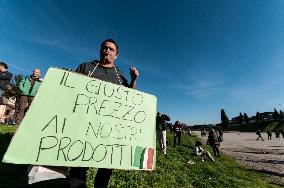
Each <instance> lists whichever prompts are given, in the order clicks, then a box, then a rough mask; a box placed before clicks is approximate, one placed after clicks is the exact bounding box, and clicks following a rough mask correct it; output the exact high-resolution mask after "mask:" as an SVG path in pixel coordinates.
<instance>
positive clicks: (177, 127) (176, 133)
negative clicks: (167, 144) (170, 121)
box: [173, 121, 182, 147]
mask: <svg viewBox="0 0 284 188" xmlns="http://www.w3.org/2000/svg"><path fill="white" fill-rule="evenodd" d="M173 132H174V147H176V140H178V146H180V143H181V133H182V126H181V124H180V122H179V121H176V122H175V124H174V127H173Z"/></svg>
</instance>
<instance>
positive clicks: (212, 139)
mask: <svg viewBox="0 0 284 188" xmlns="http://www.w3.org/2000/svg"><path fill="white" fill-rule="evenodd" d="M207 144H209V145H210V146H211V148H212V149H213V153H214V156H215V157H220V153H219V149H218V147H219V146H220V143H219V141H218V136H217V134H216V132H215V131H214V129H210V131H209V133H208V139H207Z"/></svg>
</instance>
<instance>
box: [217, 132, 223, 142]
mask: <svg viewBox="0 0 284 188" xmlns="http://www.w3.org/2000/svg"><path fill="white" fill-rule="evenodd" d="M223 134H224V133H223V131H222V130H219V136H218V141H219V142H220V143H221V142H223V140H224V137H223Z"/></svg>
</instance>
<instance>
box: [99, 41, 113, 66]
mask: <svg viewBox="0 0 284 188" xmlns="http://www.w3.org/2000/svg"><path fill="white" fill-rule="evenodd" d="M100 53H101V54H100V60H101V61H102V62H104V63H114V61H115V59H116V57H117V49H116V46H115V44H114V43H112V42H105V43H104V45H103V46H102V48H101V51H100Z"/></svg>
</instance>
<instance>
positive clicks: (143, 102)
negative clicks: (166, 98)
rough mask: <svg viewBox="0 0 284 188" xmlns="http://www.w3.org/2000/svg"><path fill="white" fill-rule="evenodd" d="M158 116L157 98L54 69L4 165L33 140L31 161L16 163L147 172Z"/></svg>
mask: <svg viewBox="0 0 284 188" xmlns="http://www.w3.org/2000/svg"><path fill="white" fill-rule="evenodd" d="M155 115H156V98H155V97H154V96H152V95H149V94H145V93H142V92H139V91H136V90H133V89H129V88H126V87H124V86H120V85H115V84H112V83H108V82H104V81H101V80H98V79H93V78H89V77H86V76H82V75H79V74H75V73H72V72H66V71H63V70H59V69H54V68H51V69H49V71H48V73H47V75H46V77H45V80H44V82H43V84H42V86H41V88H40V90H39V92H38V93H37V95H36V97H35V99H34V102H33V104H32V106H31V107H30V109H29V112H28V113H27V114H26V117H25V119H24V121H23V122H22V124H21V126H20V129H19V130H18V132H17V134H16V136H15V138H14V139H13V142H12V143H11V144H10V147H9V149H8V151H7V153H6V155H5V157H4V161H5V159H7V162H9V161H8V157H9V155H8V154H16V153H18V151H17V150H16V148H17V147H20V145H22V144H23V143H21V142H24V140H25V142H26V141H28V140H30V141H29V143H34V144H32V146H31V147H29V149H27V151H26V152H28V153H27V155H28V156H29V157H26V159H22V160H20V159H19V160H18V159H17V161H14V163H29V164H41V165H54V166H94V167H104V168H118V169H147V168H148V167H145V165H144V166H143V164H142V163H143V162H145V160H148V162H149V161H151V160H152V162H154V161H153V157H154V156H153V155H154V154H155ZM141 148H142V149H141ZM11 149H13V151H11ZM10 151H11V152H10ZM21 155H23V154H21ZM23 160H25V161H23ZM137 160H139V162H140V163H139V165H137V164H138V163H137ZM146 162H147V161H146ZM153 165H154V164H152V166H151V165H150V166H151V167H153ZM146 166H147V165H146Z"/></svg>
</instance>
